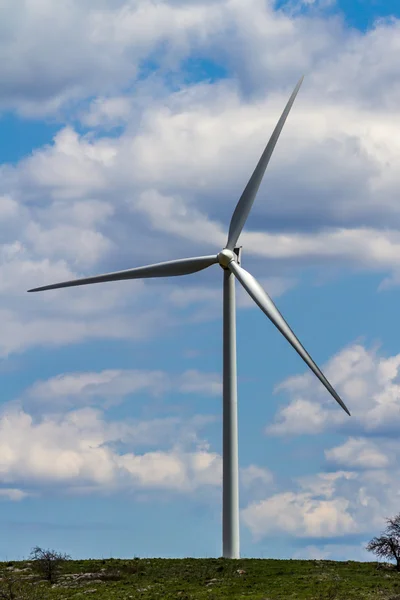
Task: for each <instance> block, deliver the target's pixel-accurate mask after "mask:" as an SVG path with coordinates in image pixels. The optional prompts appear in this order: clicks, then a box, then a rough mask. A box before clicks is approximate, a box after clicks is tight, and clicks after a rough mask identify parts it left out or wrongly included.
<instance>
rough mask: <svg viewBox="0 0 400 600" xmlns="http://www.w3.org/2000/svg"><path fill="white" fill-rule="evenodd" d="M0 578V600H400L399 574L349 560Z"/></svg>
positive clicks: (104, 565)
mask: <svg viewBox="0 0 400 600" xmlns="http://www.w3.org/2000/svg"><path fill="white" fill-rule="evenodd" d="M0 577H1V581H0V598H2V599H3V600H50V599H57V600H68V599H69V598H85V597H87V598H91V599H96V598H99V599H103V600H105V599H107V600H108V599H109V600H113V599H118V600H128V599H129V600H130V599H136V598H138V599H139V598H140V599H141V600H153V599H162V600H205V599H207V600H217V599H220V598H227V599H230V600H239V599H244V598H246V599H252V600H278V599H279V600H291V599H293V600H294V599H306V598H307V599H310V600H311V599H315V600H350V599H357V600H364V599H365V600H372V599H374V600H375V599H379V600H400V573H398V572H397V571H395V570H394V569H393V568H392V567H390V566H384V565H383V566H382V565H377V563H357V562H351V561H348V562H333V561H322V560H321V561H320V560H317V561H312V560H308V561H302V560H265V559H243V560H238V561H233V560H227V559H221V558H219V559H183V560H178V559H173V560H172V559H157V558H154V559H138V558H134V559H130V560H116V559H108V560H81V561H73V560H70V561H67V562H66V563H65V564H64V565H63V568H62V570H61V572H60V577H59V579H58V581H57V583H56V584H53V585H51V584H50V583H47V582H45V581H43V580H41V579H40V577H39V576H38V575H37V574H36V573H35V569H34V564H33V563H32V562H29V561H23V562H8V563H0Z"/></svg>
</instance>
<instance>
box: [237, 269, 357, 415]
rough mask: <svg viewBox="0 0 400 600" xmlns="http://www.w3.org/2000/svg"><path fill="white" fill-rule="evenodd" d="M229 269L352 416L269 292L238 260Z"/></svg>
mask: <svg viewBox="0 0 400 600" xmlns="http://www.w3.org/2000/svg"><path fill="white" fill-rule="evenodd" d="M229 269H230V270H231V271H232V273H233V274H234V275H235V276H236V278H237V279H238V280H239V282H240V283H241V284H242V286H243V287H244V289H245V290H246V291H247V292H248V294H249V295H250V296H251V297H252V298H253V300H254V301H255V302H256V304H258V306H259V307H260V308H261V310H262V311H263V312H264V313H265V314H266V315H267V317H268V318H269V319H270V321H272V323H273V324H274V325H275V327H277V329H279V331H280V332H281V333H282V335H283V336H284V337H285V338H286V339H287V341H288V342H289V344H291V345H292V346H293V348H294V349H295V350H296V352H297V353H298V354H299V355H300V356H301V358H302V359H303V360H304V362H305V363H306V364H307V365H308V366H309V367H310V369H311V371H313V373H314V374H315V375H316V376H317V377H318V379H319V380H320V382H321V383H322V384H323V385H324V386H325V387H326V389H327V390H328V392H329V393H330V394H331V395H332V396H333V397H334V398H335V400H336V402H338V404H340V406H341V407H342V408H343V410H345V411H346V412H347V414H348V415H349V416H350V412H349V410H348V408H347V407H346V405H345V404H344V402H343V401H342V399H341V398H340V396H339V395H338V394H337V393H336V391H335V390H334V389H333V387H332V386H331V384H330V383H329V381H328V380H327V379H326V377H325V375H324V374H323V373H322V371H321V370H320V369H319V367H318V366H317V365H316V364H315V362H314V361H313V359H312V358H311V356H310V355H309V354H308V352H307V351H306V350H305V349H304V348H303V346H302V345H301V343H300V342H299V340H298V339H297V337H296V336H295V334H294V333H293V331H292V330H291V329H290V327H289V325H288V324H287V323H286V321H285V319H284V318H283V317H282V315H281V313H280V312H279V310H278V309H277V308H276V306H275V304H274V303H273V302H272V300H271V298H270V297H269V296H268V294H267V293H266V292H265V291H264V290H263V288H262V287H261V285H260V284H259V283H258V281H257V280H256V279H255V278H254V277H253V275H251V274H250V273H249V272H248V271H246V270H245V269H243V268H242V267H240V266H239V265H238V264H237V263H236V262H234V261H232V262H230V263H229Z"/></svg>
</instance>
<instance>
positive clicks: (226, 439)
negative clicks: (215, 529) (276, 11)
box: [28, 77, 350, 558]
mask: <svg viewBox="0 0 400 600" xmlns="http://www.w3.org/2000/svg"><path fill="white" fill-rule="evenodd" d="M302 82H303V77H301V79H300V80H299V82H298V83H297V85H296V87H295V89H294V90H293V93H292V95H291V96H290V98H289V101H288V103H287V105H286V107H285V109H284V111H283V113H282V115H281V117H280V119H279V121H278V124H277V125H276V127H275V129H274V131H273V133H272V136H271V138H270V140H269V142H268V144H267V146H266V148H265V150H264V152H263V154H262V156H261V158H260V160H259V162H258V164H257V166H256V168H255V170H254V172H253V174H252V176H251V177H250V179H249V182H248V183H247V186H246V188H245V189H244V192H243V193H242V195H241V197H240V199H239V201H238V203H237V205H236V208H235V211H234V213H233V215H232V219H231V222H230V226H229V233H228V240H227V243H226V246H225V248H223V249H222V250H221V252H219V253H218V254H217V255H211V256H197V257H195V258H183V259H179V260H172V261H168V262H162V263H157V264H154V265H148V266H145V267H136V268H134V269H127V270H124V271H117V272H115V273H107V274H105V275H96V276H94V277H85V278H83V279H76V280H73V281H65V282H62V283H56V284H52V285H46V286H43V287H38V288H35V289H32V290H28V291H29V292H40V291H43V290H55V289H57V288H63V287H72V286H77V285H87V284H90V283H101V282H104V281H120V280H123V279H142V278H143V279H144V278H150V277H176V276H178V275H188V274H190V273H197V272H198V271H202V270H203V269H206V268H208V267H210V266H211V265H215V264H219V265H220V266H221V267H222V269H223V454H222V457H223V469H222V545H223V556H224V557H225V558H239V556H240V553H239V463H238V426H237V375H236V306H235V278H236V279H238V280H239V282H240V283H241V285H242V286H243V287H244V289H245V290H246V291H247V293H248V294H249V295H250V296H251V298H252V299H253V300H254V302H255V303H256V304H257V305H258V306H259V307H260V308H261V310H262V311H263V312H264V313H265V314H266V315H267V317H268V318H269V319H270V321H272V323H273V324H274V325H275V327H277V329H278V330H279V331H280V332H281V334H282V335H283V336H284V337H285V338H286V339H287V341H288V342H289V343H290V344H291V345H292V346H293V348H294V349H295V350H296V352H297V353H298V354H299V355H300V356H301V358H302V359H303V360H304V362H305V363H306V364H307V365H308V366H309V368H310V369H311V371H313V373H314V374H315V375H316V376H317V377H318V379H319V380H320V381H321V383H322V384H323V385H324V386H325V388H326V389H327V390H328V392H329V393H330V394H331V395H332V396H333V397H334V399H335V400H336V402H338V403H339V404H340V406H341V407H342V408H343V410H345V411H346V413H347V414H348V415H349V416H350V412H349V411H348V409H347V407H346V406H345V404H344V403H343V401H342V400H341V398H340V397H339V395H338V394H337V393H336V391H335V390H334V389H333V387H332V386H331V384H330V383H329V381H328V380H327V379H326V377H325V375H324V374H323V373H322V371H321V370H320V369H319V367H318V366H317V365H316V363H315V362H314V361H313V359H312V358H311V356H310V355H309V354H308V352H307V351H306V350H305V349H304V347H303V346H302V345H301V343H300V342H299V340H298V339H297V337H296V336H295V334H294V333H293V331H292V330H291V329H290V327H289V325H288V324H287V323H286V321H285V320H284V318H283V317H282V315H281V313H280V312H279V310H278V309H277V308H276V306H275V304H274V303H273V301H272V300H271V298H270V297H269V296H268V294H267V293H266V292H265V291H264V290H263V288H262V287H261V286H260V284H259V283H258V281H256V279H255V278H254V277H253V276H252V275H251V274H250V273H249V272H248V271H246V270H245V269H243V267H241V266H240V258H241V248H239V247H237V242H238V239H239V236H240V234H241V232H242V229H243V227H244V225H245V223H246V220H247V217H248V215H249V212H250V209H251V207H252V205H253V202H254V198H255V196H256V194H257V191H258V188H259V187H260V184H261V181H262V178H263V176H264V173H265V169H266V168H267V165H268V162H269V160H270V158H271V155H272V152H273V150H274V148H275V145H276V142H277V141H278V138H279V135H280V133H281V131H282V128H283V125H284V123H285V121H286V118H287V116H288V114H289V112H290V109H291V108H292V105H293V102H294V100H295V98H296V96H297V93H298V91H299V89H300V86H301V84H302Z"/></svg>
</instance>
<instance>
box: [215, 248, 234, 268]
mask: <svg viewBox="0 0 400 600" xmlns="http://www.w3.org/2000/svg"><path fill="white" fill-rule="evenodd" d="M217 259H218V263H219V264H220V266H221V267H222V268H223V269H227V268H228V267H229V264H230V263H231V262H232V261H233V260H234V261H235V262H238V257H237V255H236V254H235V252H233V251H232V250H228V248H224V249H223V250H221V252H219V254H218V255H217Z"/></svg>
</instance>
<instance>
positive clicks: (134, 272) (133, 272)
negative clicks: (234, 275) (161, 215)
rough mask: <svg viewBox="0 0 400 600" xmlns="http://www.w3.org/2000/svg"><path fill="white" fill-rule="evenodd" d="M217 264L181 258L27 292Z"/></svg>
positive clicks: (199, 258)
mask: <svg viewBox="0 0 400 600" xmlns="http://www.w3.org/2000/svg"><path fill="white" fill-rule="evenodd" d="M217 262H218V259H217V257H216V256H197V257H196V258H181V259H179V260H170V261H168V262H162V263H157V264H155V265H148V266H146V267H136V268H135V269H127V270H125V271H116V272H115V273H106V274H105V275H95V276H94V277H85V278H83V279H74V280H72V281H63V282H62V283H53V284H52V285H45V286H43V287H38V288H35V289H33V290H28V292H42V291H44V290H55V289H58V288H64V287H72V286H76V285H87V284H90V283H102V282H103V281H119V280H122V279H145V278H149V277H176V276H178V275H189V274H190V273H196V272H197V271H202V270H203V269H206V268H207V267H210V266H211V265H213V264H215V263H217Z"/></svg>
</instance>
